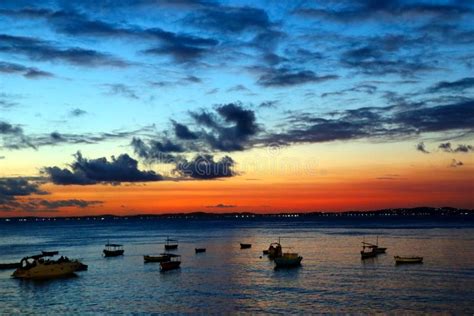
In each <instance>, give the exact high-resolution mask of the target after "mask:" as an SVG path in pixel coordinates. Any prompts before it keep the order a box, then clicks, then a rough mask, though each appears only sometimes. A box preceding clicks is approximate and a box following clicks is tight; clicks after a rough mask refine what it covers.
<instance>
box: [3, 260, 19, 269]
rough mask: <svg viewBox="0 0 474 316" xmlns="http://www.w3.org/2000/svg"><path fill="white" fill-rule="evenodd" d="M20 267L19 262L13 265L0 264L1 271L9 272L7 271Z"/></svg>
mask: <svg viewBox="0 0 474 316" xmlns="http://www.w3.org/2000/svg"><path fill="white" fill-rule="evenodd" d="M19 267H20V263H19V262H13V263H0V270H7V269H16V268H19Z"/></svg>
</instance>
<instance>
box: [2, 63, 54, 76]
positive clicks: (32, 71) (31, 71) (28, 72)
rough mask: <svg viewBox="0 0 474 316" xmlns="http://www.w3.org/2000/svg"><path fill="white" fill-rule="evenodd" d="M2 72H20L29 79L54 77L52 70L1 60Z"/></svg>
mask: <svg viewBox="0 0 474 316" xmlns="http://www.w3.org/2000/svg"><path fill="white" fill-rule="evenodd" d="M0 73H5V74H19V75H22V76H23V77H25V78H27V79H39V78H48V77H53V76H54V75H53V74H52V73H50V72H47V71H43V70H39V69H37V68H34V67H27V66H23V65H20V64H14V63H7V62H3V61H0Z"/></svg>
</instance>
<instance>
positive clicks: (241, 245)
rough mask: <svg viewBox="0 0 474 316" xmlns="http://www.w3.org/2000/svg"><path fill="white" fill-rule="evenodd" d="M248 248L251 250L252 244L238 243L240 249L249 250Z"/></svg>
mask: <svg viewBox="0 0 474 316" xmlns="http://www.w3.org/2000/svg"><path fill="white" fill-rule="evenodd" d="M249 248H252V244H243V243H240V249H249Z"/></svg>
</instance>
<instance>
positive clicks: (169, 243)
mask: <svg viewBox="0 0 474 316" xmlns="http://www.w3.org/2000/svg"><path fill="white" fill-rule="evenodd" d="M174 249H178V241H177V240H176V239H169V238H166V243H165V250H174Z"/></svg>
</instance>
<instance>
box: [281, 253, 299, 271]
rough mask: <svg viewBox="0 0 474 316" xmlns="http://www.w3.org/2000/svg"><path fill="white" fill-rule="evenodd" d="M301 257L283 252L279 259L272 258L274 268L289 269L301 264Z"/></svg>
mask: <svg viewBox="0 0 474 316" xmlns="http://www.w3.org/2000/svg"><path fill="white" fill-rule="evenodd" d="M301 260H303V257H302V256H299V255H298V254H297V253H289V252H285V253H283V254H282V255H281V256H280V257H277V258H274V261H275V267H276V268H290V267H296V266H299V265H300V264H301Z"/></svg>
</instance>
